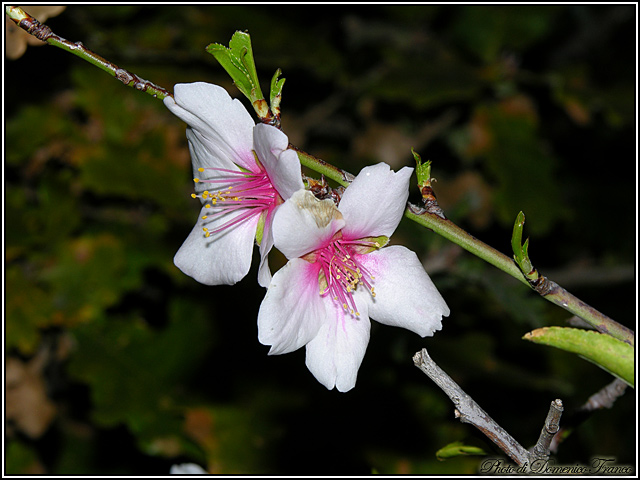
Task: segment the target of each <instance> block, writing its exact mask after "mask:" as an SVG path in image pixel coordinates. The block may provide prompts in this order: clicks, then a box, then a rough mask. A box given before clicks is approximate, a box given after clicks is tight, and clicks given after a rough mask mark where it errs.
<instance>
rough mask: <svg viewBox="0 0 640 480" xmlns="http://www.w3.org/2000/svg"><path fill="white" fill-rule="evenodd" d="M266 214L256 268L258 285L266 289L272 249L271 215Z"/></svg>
mask: <svg viewBox="0 0 640 480" xmlns="http://www.w3.org/2000/svg"><path fill="white" fill-rule="evenodd" d="M274 213H275V212H273V211H272V212H268V213H267V218H266V220H265V224H264V229H263V231H262V242H261V243H260V267H259V268H258V284H259V285H260V286H261V287H265V288H267V287H268V286H269V283H271V278H272V277H271V270H270V269H269V252H270V251H271V249H272V248H273V229H272V228H271V223H272V222H273V214H274Z"/></svg>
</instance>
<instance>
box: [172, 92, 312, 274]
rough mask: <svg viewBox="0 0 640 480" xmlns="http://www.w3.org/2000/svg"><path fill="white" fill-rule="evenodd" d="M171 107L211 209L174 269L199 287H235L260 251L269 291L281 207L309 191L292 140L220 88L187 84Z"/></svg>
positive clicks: (203, 197) (205, 205)
mask: <svg viewBox="0 0 640 480" xmlns="http://www.w3.org/2000/svg"><path fill="white" fill-rule="evenodd" d="M164 104H165V105H166V106H167V107H168V108H169V110H171V112H172V113H174V114H175V115H177V116H178V117H179V118H181V119H182V120H184V121H185V122H186V123H187V124H188V125H189V127H188V128H187V139H188V141H189V151H190V152H191V160H192V163H193V172H194V176H195V177H196V178H194V181H195V190H196V193H195V194H193V195H192V196H193V197H194V198H196V197H197V198H200V200H201V201H202V204H203V207H202V210H201V212H200V216H199V218H198V221H197V223H196V226H195V227H194V228H193V230H192V231H191V233H190V234H189V236H188V237H187V239H186V240H185V242H184V243H183V245H182V247H180V249H179V250H178V252H177V253H176V255H175V258H174V263H175V264H176V266H177V267H178V268H180V270H182V271H183V272H184V273H186V274H187V275H189V276H191V277H193V278H194V279H196V280H197V281H198V282H201V283H204V284H207V285H221V284H228V285H232V284H234V283H236V282H238V281H239V280H241V279H242V278H243V277H244V276H245V275H246V274H247V272H248V271H249V268H250V266H251V257H252V254H253V245H254V241H255V240H257V241H258V243H259V244H260V254H261V260H260V269H259V272H258V282H259V283H260V285H262V286H265V287H266V286H267V285H268V284H269V280H270V279H271V272H270V271H269V266H268V263H267V254H268V253H269V250H271V247H272V246H273V236H272V233H271V222H272V219H273V215H274V213H275V211H276V210H277V208H278V206H279V205H280V204H281V203H282V202H283V201H284V200H286V199H287V198H289V197H290V196H291V195H293V193H294V192H295V191H296V190H299V189H301V188H303V183H302V175H301V169H300V162H299V160H298V157H297V154H296V153H295V152H294V151H293V150H288V149H287V147H288V145H289V140H288V139H287V136H286V135H285V134H284V133H282V132H281V131H280V130H278V129H277V128H275V127H272V126H270V125H264V124H258V125H256V124H255V122H254V121H253V119H252V118H251V115H250V114H249V112H247V110H246V109H245V108H244V106H243V105H242V103H240V101H239V100H233V99H232V98H231V97H230V96H229V94H228V93H227V92H226V91H225V90H224V89H223V88H222V87H219V86H217V85H212V84H208V83H190V84H179V85H176V86H175V89H174V98H172V97H166V98H165V99H164Z"/></svg>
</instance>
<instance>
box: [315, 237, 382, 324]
mask: <svg viewBox="0 0 640 480" xmlns="http://www.w3.org/2000/svg"><path fill="white" fill-rule="evenodd" d="M355 246H361V247H367V248H372V247H373V248H378V247H379V245H378V244H377V243H376V242H368V241H363V240H345V239H338V240H335V241H333V242H331V243H330V244H329V245H327V246H326V247H324V248H322V249H320V250H318V251H317V257H316V261H317V262H320V263H321V264H322V268H321V273H322V275H324V280H325V282H326V287H325V288H324V289H322V288H321V290H320V295H321V296H323V297H324V296H326V295H331V296H332V298H333V299H334V300H335V301H336V302H338V303H339V304H340V305H341V306H342V308H343V309H344V310H345V311H346V312H348V313H350V314H351V315H355V316H357V317H358V316H360V312H358V308H357V306H356V303H355V300H354V299H353V291H354V290H355V289H356V288H357V287H358V285H362V286H363V287H364V288H366V289H367V290H369V292H370V293H371V296H372V297H375V296H376V293H375V290H374V287H373V285H372V283H373V280H374V279H375V278H374V276H373V275H371V273H370V272H369V271H368V270H367V269H366V268H364V266H363V265H362V264H361V263H360V262H358V261H357V259H356V258H355V257H354V256H353V254H352V250H353V248H354V247H355ZM325 282H323V283H325ZM323 286H324V285H323Z"/></svg>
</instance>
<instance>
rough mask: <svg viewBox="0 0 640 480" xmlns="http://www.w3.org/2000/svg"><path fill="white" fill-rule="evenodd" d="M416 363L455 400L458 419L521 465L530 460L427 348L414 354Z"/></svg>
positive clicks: (525, 451)
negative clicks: (437, 362)
mask: <svg viewBox="0 0 640 480" xmlns="http://www.w3.org/2000/svg"><path fill="white" fill-rule="evenodd" d="M413 363H414V364H415V365H416V367H418V368H419V369H420V370H422V371H423V372H424V373H425V374H426V375H427V376H428V377H429V378H430V379H431V380H433V382H434V383H435V384H436V385H438V386H439V387H440V388H441V389H442V391H444V393H446V394H447V396H448V397H449V398H450V399H451V401H452V402H453V404H454V405H455V416H456V418H459V419H460V421H461V422H463V423H470V424H471V425H473V426H474V427H476V428H477V429H478V430H480V431H481V432H482V433H484V434H485V435H486V436H487V438H489V439H490V440H491V441H492V442H493V443H495V444H496V445H497V446H498V447H499V448H500V449H501V450H502V451H503V452H505V453H506V454H507V455H508V456H509V457H510V458H511V459H512V460H513V461H514V462H515V463H516V464H517V465H519V466H521V465H524V464H526V463H527V462H528V461H529V455H530V454H529V452H528V451H527V450H526V449H525V448H524V447H523V446H522V445H520V444H519V443H518V442H517V441H516V440H515V439H514V438H513V437H512V436H511V435H509V433H508V432H507V431H506V430H505V429H504V428H502V427H501V426H500V425H498V424H497V423H496V422H495V421H494V420H493V419H492V418H491V417H490V416H489V415H488V414H487V413H486V412H485V411H484V410H483V409H482V408H480V405H478V404H477V403H476V402H475V401H474V400H473V399H472V398H471V397H470V396H469V395H467V394H466V393H465V392H464V391H463V390H462V388H460V386H459V385H458V384H457V383H456V382H454V381H453V379H452V378H451V377H450V376H449V375H447V374H446V373H445V371H444V370H442V369H441V368H440V367H439V366H438V365H437V364H436V363H435V362H434V361H433V360H432V359H431V357H430V356H429V354H428V353H427V350H426V349H425V348H423V349H422V350H421V351H420V352H417V353H416V354H415V355H414V356H413Z"/></svg>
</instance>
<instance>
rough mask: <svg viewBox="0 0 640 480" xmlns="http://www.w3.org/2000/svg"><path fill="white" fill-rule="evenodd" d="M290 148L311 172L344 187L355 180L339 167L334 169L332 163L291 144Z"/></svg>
mask: <svg viewBox="0 0 640 480" xmlns="http://www.w3.org/2000/svg"><path fill="white" fill-rule="evenodd" d="M289 148H290V149H292V150H295V151H296V153H297V154H298V159H299V160H300V163H301V164H302V165H303V166H304V167H309V168H310V169H311V170H313V171H315V172H318V173H319V174H321V175H324V176H325V177H327V178H330V179H331V180H334V181H336V182H338V183H339V184H340V185H342V186H343V187H347V186H349V184H350V183H351V182H352V181H353V179H354V178H355V177H354V176H353V175H351V174H350V173H349V172H346V171H344V170H341V169H340V168H338V167H334V166H333V165H331V164H330V163H327V162H325V161H324V160H320V159H319V158H316V157H314V156H313V155H309V154H308V153H306V152H303V151H302V150H300V149H298V148H297V147H295V146H294V145H291V144H289Z"/></svg>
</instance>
